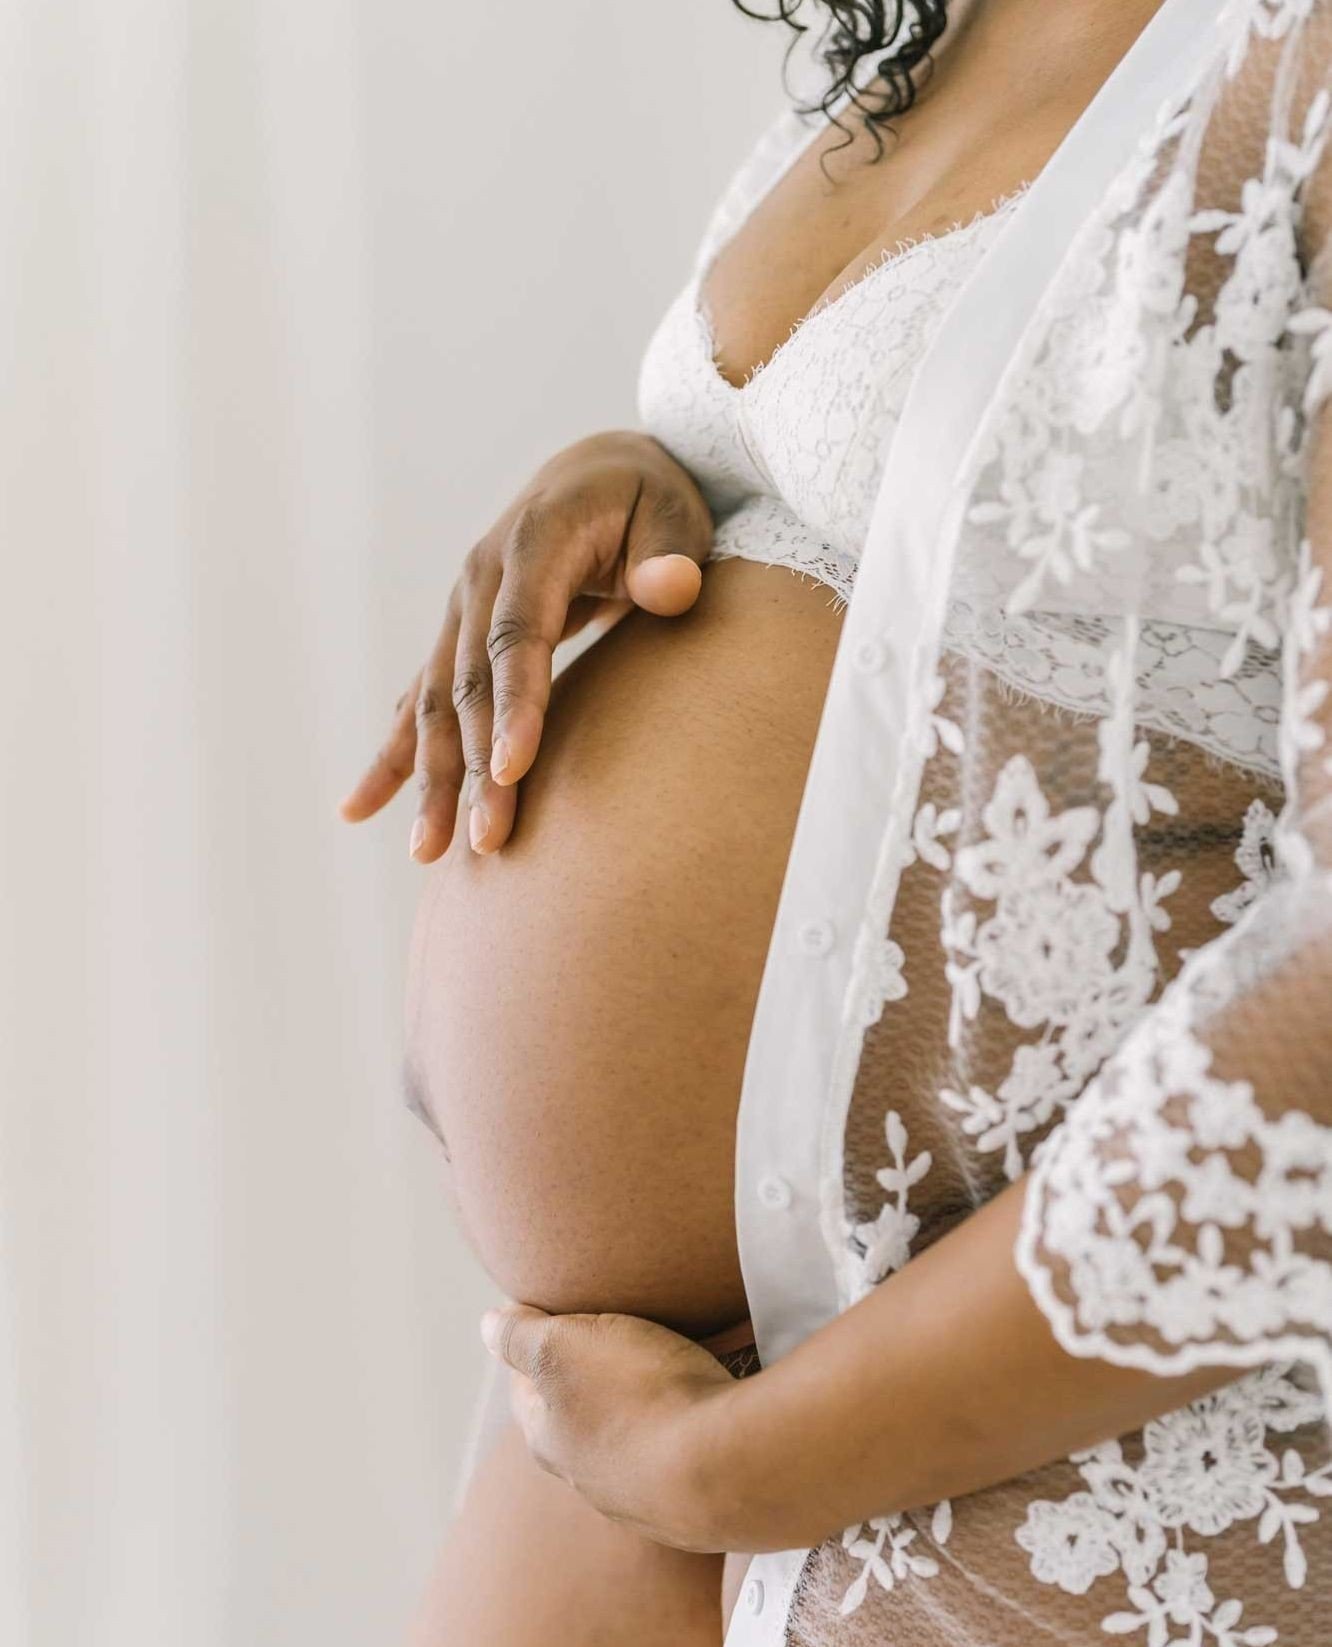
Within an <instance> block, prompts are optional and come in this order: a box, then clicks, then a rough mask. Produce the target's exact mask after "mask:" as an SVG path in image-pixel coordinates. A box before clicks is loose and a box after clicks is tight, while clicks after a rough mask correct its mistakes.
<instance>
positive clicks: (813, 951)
mask: <svg viewBox="0 0 1332 1647" xmlns="http://www.w3.org/2000/svg"><path fill="white" fill-rule="evenodd" d="M836 942H837V928H836V927H835V926H834V925H833V923H832V922H831V921H830V920H827V919H826V918H825V917H822V916H819V917H814V918H812V919H810V920H808V921H802V922H801V923H800V927H799V930H798V931H797V932H796V943H797V944H798V945H799V946H800V949H801V950H802V951H803V953H804V954H806V955H813V956H815V957H816V958H818V959H822V958H823V957H824V956H825V955H830V954H831V953H832V950H833V946H834V945H835V944H836Z"/></svg>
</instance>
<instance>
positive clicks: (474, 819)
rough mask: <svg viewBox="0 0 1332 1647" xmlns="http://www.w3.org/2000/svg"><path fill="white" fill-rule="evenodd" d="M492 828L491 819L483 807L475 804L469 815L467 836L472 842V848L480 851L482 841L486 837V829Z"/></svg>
mask: <svg viewBox="0 0 1332 1647" xmlns="http://www.w3.org/2000/svg"><path fill="white" fill-rule="evenodd" d="M489 828H490V819H489V818H488V817H487V816H486V814H485V810H484V809H483V808H482V807H479V806H474V807H473V808H472V810H471V812H470V813H469V814H468V816H467V838H468V840H470V841H471V843H472V850H473V851H474V852H479V851H480V850H481V842H482V841H484V840H485V838H486V830H487V829H489Z"/></svg>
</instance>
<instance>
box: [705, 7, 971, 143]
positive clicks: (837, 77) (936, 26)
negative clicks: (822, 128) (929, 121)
mask: <svg viewBox="0 0 1332 1647" xmlns="http://www.w3.org/2000/svg"><path fill="white" fill-rule="evenodd" d="M732 4H733V5H734V6H735V7H736V8H737V10H739V11H742V12H743V13H744V14H745V16H746V17H752V18H754V19H755V20H756V21H758V22H760V23H785V24H786V25H787V27H788V28H790V29H792V30H793V31H794V34H793V37H792V40H791V45H792V46H793V47H794V46H795V44H796V42H797V40H798V39H799V37H800V36H801V35H802V34H806V33H808V31H809V29H810V28H811V27H814V26H821V27H822V30H823V32H822V34H821V36H820V37H819V40H818V43H817V46H816V48H815V51H816V55H817V57H818V59H819V61H820V62H821V63H823V65H824V66H825V67H826V68H827V70H828V72H829V74H830V75H831V76H832V80H831V84H830V85H829V86H828V87H827V89H826V90H825V91H824V93H823V95H822V96H821V97H820V98H819V99H818V100H817V101H816V102H814V103H810V104H806V105H803V106H802V108H801V112H802V113H805V114H813V113H814V111H815V110H816V109H822V110H823V112H824V113H825V114H827V115H829V117H830V118H831V119H833V120H834V123H835V124H836V125H837V126H838V127H839V129H841V130H845V127H842V125H841V121H840V120H838V119H837V118H836V117H835V116H833V115H832V114H831V110H832V106H833V104H834V103H835V102H836V101H837V99H838V98H839V97H840V96H841V95H842V93H843V92H844V91H846V90H848V89H851V90H852V99H851V100H852V103H853V104H854V105H855V106H856V107H857V108H859V109H860V111H861V114H862V116H863V119H864V124H865V126H866V128H867V130H869V132H870V133H871V135H872V136H873V138H874V141H875V146H876V152H877V153H878V154H882V152H883V135H882V133H883V131H885V130H887V131H889V132H891V131H892V122H893V121H894V120H895V119H896V118H897V117H898V116H899V115H902V114H905V113H906V111H907V110H908V109H909V108H910V107H911V105H912V104H913V103H914V102H915V101H916V94H917V92H918V91H919V89H920V87H921V85H922V84H923V83H924V80H925V78H926V77H927V76H928V74H929V72H930V68H931V66H932V63H931V58H930V49H931V47H933V46H934V44H935V43H936V41H938V39H939V37H940V36H941V35H942V34H943V32H944V29H945V28H947V26H948V0H891V3H889V4H885V3H884V0H813V5H814V8H815V9H816V10H817V11H818V12H820V13H825V14H826V15H825V16H823V17H822V18H821V19H820V24H819V25H812V24H810V23H806V22H804V21H803V20H802V19H803V14H804V12H805V9H806V0H773V4H774V5H775V7H776V10H775V11H756V10H755V9H754V8H753V7H752V6H750V5H747V4H746V3H745V0H732ZM894 42H896V44H894ZM875 52H878V53H881V54H882V55H881V56H880V58H879V61H878V62H877V63H876V64H875V65H874V68H875V72H876V74H877V76H878V78H879V79H880V80H881V81H882V83H883V89H882V90H881V91H880V90H878V89H876V90H874V91H873V92H871V91H869V90H868V89H867V88H865V87H864V86H861V85H859V84H858V83H857V70H858V68H859V66H860V64H861V62H862V61H863V60H864V59H866V58H868V57H871V56H872V55H873V54H874V53H875ZM788 60H789V53H788ZM851 140H852V139H851V135H850V133H847V137H846V143H850V142H851ZM846 143H842V144H839V145H838V147H839V148H845V147H846Z"/></svg>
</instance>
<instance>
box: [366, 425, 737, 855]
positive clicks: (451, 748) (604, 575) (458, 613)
mask: <svg viewBox="0 0 1332 1647" xmlns="http://www.w3.org/2000/svg"><path fill="white" fill-rule="evenodd" d="M711 549H712V516H711V513H710V511H709V509H708V506H707V503H706V502H705V501H704V499H703V496H702V494H701V493H700V492H699V490H698V488H697V487H696V486H695V484H694V482H693V480H692V479H691V477H690V475H689V473H688V471H687V470H685V469H684V468H682V467H681V465H680V464H678V463H676V462H675V460H674V459H673V458H672V457H671V456H670V455H669V453H668V452H667V451H666V450H665V448H664V447H662V446H661V445H660V444H659V443H658V442H657V441H655V440H653V439H652V438H651V437H650V436H648V435H644V434H640V433H638V432H636V431H633V430H614V431H610V432H608V433H605V434H598V435H591V436H589V437H588V438H587V439H586V440H581V441H578V442H577V443H576V444H575V445H573V446H570V447H568V448H566V450H564V451H563V452H560V453H559V454H558V455H557V456H555V457H554V458H552V459H551V460H550V462H549V463H547V464H545V465H544V466H543V467H542V468H541V469H539V470H538V471H537V473H536V475H535V476H534V477H533V478H532V480H531V481H530V482H529V483H528V485H527V486H526V487H524V489H523V490H522V491H521V492H520V493H519V494H518V496H517V497H516V498H515V499H514V501H513V502H512V503H511V504H510V505H509V507H508V508H507V509H506V510H505V511H504V513H503V514H502V515H501V516H500V518H499V519H498V520H497V521H496V522H495V524H494V526H492V527H491V529H490V530H489V531H488V532H487V533H486V534H485V536H484V537H483V538H482V539H481V540H480V542H479V543H477V544H476V545H475V547H474V548H472V549H471V550H470V552H469V553H468V555H467V558H466V560H465V561H464V563H463V572H462V576H461V577H460V578H459V579H458V581H457V583H456V584H455V585H454V587H453V591H452V593H451V595H450V596H449V601H448V606H447V609H446V614H445V618H444V626H443V629H442V630H441V631H440V635H439V639H438V641H437V642H436V644H435V648H434V651H433V652H432V653H431V655H430V658H429V660H428V661H427V663H426V664H425V666H424V668H423V669H421V670H420V671H419V672H418V674H417V675H416V677H415V678H414V679H413V681H412V683H411V685H410V686H409V687H408V689H407V691H406V692H404V693H403V695H402V697H401V698H399V699H398V703H397V706H396V710H395V716H394V721H393V726H392V729H391V731H390V733H389V738H388V741H387V742H386V743H385V744H384V746H383V747H382V749H381V750H380V752H379V754H378V755H377V756H376V757H375V759H374V761H373V762H372V763H371V765H370V767H369V769H368V771H367V772H366V773H365V775H364V776H363V777H362V778H361V780H360V782H359V783H358V784H357V785H356V787H355V788H354V789H353V790H352V792H351V793H350V794H349V795H348V796H347V797H346V798H345V799H344V800H343V802H342V804H341V807H340V811H341V813H342V816H343V817H344V818H345V819H347V821H348V822H350V823H355V822H359V821H360V820H361V819H362V818H368V817H370V816H371V815H372V814H373V813H375V812H378V811H379V810H380V808H381V807H383V806H384V805H385V804H386V802H388V801H389V800H390V799H391V798H392V796H393V795H394V794H396V792H397V791H398V789H399V788H400V787H401V786H402V784H403V783H404V782H405V781H406V779H407V777H408V775H409V774H410V773H411V772H412V771H413V770H415V772H416V775H417V779H418V783H419V786H420V791H421V794H420V801H419V804H418V810H417V816H416V819H415V821H414V823H413V825H412V832H411V854H412V856H413V857H414V858H416V859H417V861H418V862H420V863H430V862H432V861H433V860H434V859H436V858H438V857H439V856H440V855H441V854H442V853H443V852H444V851H446V850H447V848H448V845H449V842H450V840H451V839H452V836H453V830H454V819H455V816H456V814H457V806H458V797H459V795H460V794H461V793H462V790H463V786H464V784H465V783H466V784H468V785H469V791H468V801H469V813H468V833H469V838H470V841H471V845H472V847H473V848H474V849H475V850H476V851H478V852H494V851H496V850H497V849H498V848H499V847H501V846H502V845H503V844H504V842H505V841H506V840H507V839H508V837H509V833H510V831H511V829H512V827H513V818H514V809H515V802H516V793H515V788H514V786H515V785H516V784H517V782H518V780H519V779H520V778H521V777H522V776H523V775H524V774H525V773H526V772H527V771H528V769H529V768H530V767H531V765H532V762H533V761H534V760H535V759H536V753H537V746H538V745H539V743H540V741H541V732H542V726H543V723H544V719H545V713H546V707H547V704H548V701H549V698H550V687H551V659H552V654H553V653H554V650H555V647H556V646H557V644H558V643H559V642H560V641H561V640H564V639H566V638H567V637H568V636H570V635H572V634H575V633H577V631H578V630H580V629H581V628H583V627H584V625H585V624H586V623H587V622H588V621H589V620H590V619H591V618H592V616H593V615H594V614H595V613H596V612H597V611H599V610H607V611H612V612H613V611H614V605H608V603H615V604H618V606H619V607H620V609H621V611H622V610H623V609H624V608H625V607H626V606H627V605H637V606H641V607H642V608H643V609H644V610H645V611H647V612H651V613H654V614H655V615H657V616H659V617H674V616H676V615H677V614H679V613H681V612H685V611H687V610H688V609H689V608H690V607H691V606H692V605H693V604H694V602H695V600H696V599H697V598H698V592H699V588H700V586H701V578H702V574H701V571H700V567H701V565H702V563H703V562H704V561H705V560H706V559H707V557H708V555H709V553H710V552H711Z"/></svg>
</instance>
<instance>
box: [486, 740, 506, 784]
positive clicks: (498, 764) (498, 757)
mask: <svg viewBox="0 0 1332 1647" xmlns="http://www.w3.org/2000/svg"><path fill="white" fill-rule="evenodd" d="M508 770H509V745H508V742H507V740H506V739H504V738H496V739H495V742H494V743H493V744H492V745H491V749H490V775H491V777H492V778H502V777H503V776H504V774H505V773H506V772H507V771H508Z"/></svg>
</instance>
